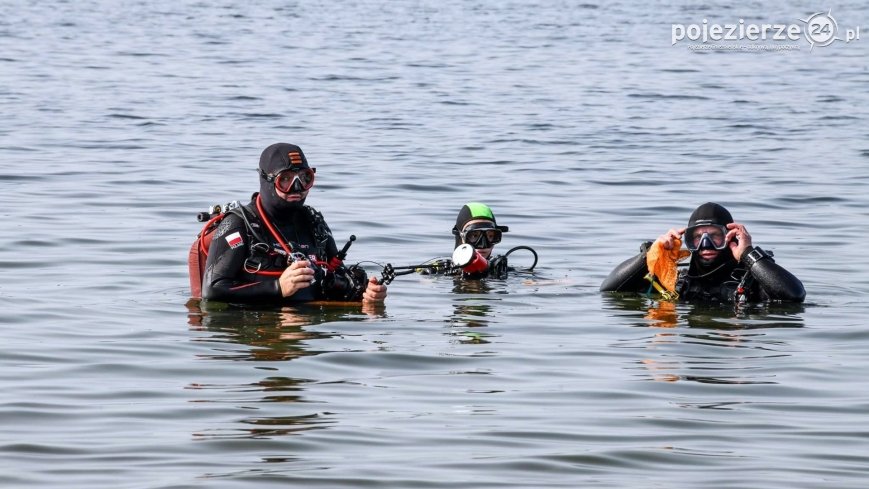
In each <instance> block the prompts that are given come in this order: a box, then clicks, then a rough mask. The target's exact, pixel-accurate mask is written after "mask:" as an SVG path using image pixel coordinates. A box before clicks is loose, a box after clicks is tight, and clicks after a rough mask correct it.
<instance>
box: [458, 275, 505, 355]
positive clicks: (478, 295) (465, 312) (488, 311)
mask: <svg viewBox="0 0 869 489" xmlns="http://www.w3.org/2000/svg"><path fill="white" fill-rule="evenodd" d="M453 280H454V285H453V293H454V294H455V295H454V296H453V299H452V301H453V313H452V315H451V316H450V317H449V319H448V322H449V324H450V326H451V327H455V328H457V327H464V328H470V329H471V330H470V331H467V330H453V331H452V332H451V334H453V335H455V336H456V337H457V338H458V342H459V343H466V344H470V343H476V344H486V343H489V340H487V339H486V338H490V337H492V336H494V335H493V334H492V333H491V332H485V331H479V328H485V327H487V326H489V324H490V322H491V319H490V317H491V315H492V303H493V301H496V300H498V299H495V298H493V297H491V296H489V294H490V293H491V292H492V290H493V286H492V285H491V284H490V283H489V282H490V281H489V280H464V279H462V278H459V277H454V278H453Z"/></svg>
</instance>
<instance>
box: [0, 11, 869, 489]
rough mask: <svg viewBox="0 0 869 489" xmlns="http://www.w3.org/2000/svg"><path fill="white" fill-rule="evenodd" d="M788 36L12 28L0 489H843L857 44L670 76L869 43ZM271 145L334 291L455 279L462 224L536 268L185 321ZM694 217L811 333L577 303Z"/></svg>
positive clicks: (393, 15)
mask: <svg viewBox="0 0 869 489" xmlns="http://www.w3.org/2000/svg"><path fill="white" fill-rule="evenodd" d="M236 3H237V2H236ZM783 3H784V2H782V4H774V5H767V3H764V2H746V3H745V4H744V5H741V6H739V7H732V6H731V3H730V2H722V1H715V2H711V3H710V2H705V3H689V2H677V3H675V4H672V3H669V2H666V3H665V2H640V1H627V2H612V3H575V2H568V1H555V2H544V1H542V0H541V1H537V2H534V1H508V2H494V1H469V2H458V1H448V2H433V1H407V2H391V3H386V2H383V3H379V2H370V1H364V0H362V1H355V2H294V1H286V2H277V1H261V2H253V3H252V4H250V5H247V4H241V3H239V4H235V3H231V2H215V3H213V4H212V3H206V2H169V1H154V2H126V1H125V2H109V1H95V2H59V1H57V2H25V1H20V2H4V3H3V4H2V5H0V14H2V15H0V111H2V117H0V202H2V204H3V206H2V210H0V216H2V223H3V226H2V228H3V230H2V241H3V243H4V246H3V248H2V251H0V270H2V272H0V273H2V278H3V280H2V282H0V306H2V315H0V328H2V337H3V338H2V341H0V345H2V347H0V367H2V369H0V388H2V395H0V486H2V487H4V488H5V487H10V488H18V487H27V488H33V487H45V488H49V487H50V488H55V487H64V488H71V487H76V488H78V487H81V488H91V489H92V488H113V489H116V488H166V489H168V488H173V489H174V488H204V487H208V488H236V487H286V486H298V487H378V488H387V487H388V488H448V487H449V488H452V487H473V488H486V487H499V488H502V487H521V488H526V487H527V488H531V487H601V488H603V487H613V488H615V487H620V488H622V487H623V488H627V487H657V488H673V487H685V488H695V487H706V488H794V487H835V488H862V487H865V486H866V478H867V473H869V419H867V412H869V382H867V381H866V372H867V370H869V356H867V355H866V351H867V350H869V324H867V319H866V317H867V313H869V306H867V304H866V297H867V294H869V260H867V246H866V244H867V242H866V239H867V225H869V210H867V209H869V197H867V188H869V125H867V122H869V56H867V54H869V38H867V39H862V40H859V41H854V42H850V43H846V42H844V41H836V42H834V43H833V44H831V45H829V46H822V47H818V46H816V47H814V48H813V49H811V50H810V49H809V48H810V46H809V44H808V42H806V41H805V40H804V39H801V40H800V41H799V42H790V41H788V42H785V41H772V40H769V41H767V42H765V45H766V46H776V45H779V46H784V45H788V46H798V47H799V48H800V49H792V50H784V49H782V50H764V51H759V50H752V51H741V52H734V51H724V50H712V51H695V50H692V49H691V48H690V46H691V43H689V42H687V41H685V42H680V43H677V44H676V45H671V26H672V24H674V23H678V24H691V23H695V24H700V23H701V22H702V21H703V19H708V22H709V23H722V24H723V23H728V22H731V23H732V22H738V20H739V19H740V18H742V19H745V21H746V22H747V23H757V24H759V23H767V22H773V23H788V24H790V23H796V24H800V25H804V24H801V23H800V22H799V19H806V18H807V17H808V16H810V15H811V14H813V13H815V12H820V11H823V12H827V11H828V10H829V9H830V8H832V11H831V13H832V15H833V16H834V17H835V19H836V20H837V21H838V27H839V29H840V31H841V32H842V33H844V32H845V29H850V28H854V27H857V26H862V27H863V28H864V29H863V32H862V34H863V37H869V30H867V25H869V9H867V8H866V4H865V2H857V1H849V0H845V1H843V2H840V3H837V4H826V3H820V4H819V3H813V2H806V1H795V2H788V3H789V4H790V5H784V4H783ZM843 35H844V34H843ZM278 141H286V142H293V143H296V144H299V145H300V146H301V147H302V148H303V149H304V150H305V152H306V155H307V156H308V159H309V160H310V161H311V163H312V165H313V166H316V167H317V168H318V173H317V178H318V180H317V185H316V187H315V189H314V190H313V191H312V195H311V197H310V198H309V199H308V203H310V204H311V205H314V206H315V207H317V208H318V209H319V210H321V211H322V212H323V213H324V215H325V216H326V218H327V220H328V222H329V224H330V226H331V228H332V230H333V231H334V232H335V233H336V238H337V240H338V241H339V243H343V241H344V240H345V239H346V237H347V236H349V235H350V234H355V235H357V236H358V238H359V239H358V241H357V242H356V244H354V245H353V247H352V248H351V249H350V253H349V256H348V259H349V261H350V262H355V261H363V260H368V261H374V262H378V263H381V264H382V263H386V262H391V263H393V264H396V265H410V264H414V263H418V262H420V261H423V260H426V259H428V258H432V257H436V256H446V255H449V254H450V252H451V247H452V240H453V237H452V235H451V234H450V228H451V227H452V225H453V223H454V219H455V215H456V213H457V212H458V210H459V208H460V207H461V205H462V204H463V203H465V202H467V201H470V200H478V201H483V202H486V203H488V204H490V205H491V206H492V207H493V209H494V210H495V213H496V215H497V217H498V221H499V224H505V225H509V226H510V229H511V232H510V233H509V234H507V235H506V236H505V240H504V243H502V245H501V249H502V250H506V249H508V247H512V246H516V245H529V246H532V247H534V248H535V249H536V250H537V252H538V253H539V254H540V263H539V266H538V268H537V270H536V272H535V274H533V275H528V274H522V275H517V276H513V277H511V278H510V279H508V280H506V281H489V282H486V283H482V284H456V283H454V282H453V281H452V280H451V279H449V278H432V277H420V276H406V277H399V278H398V279H396V280H395V282H393V284H392V285H391V286H390V289H389V298H388V301H387V303H386V305H385V307H383V308H373V309H369V308H366V309H364V310H363V309H362V308H360V307H315V306H308V307H301V308H298V309H289V308H288V309H284V310H267V309H266V310H238V309H227V308H221V307H219V306H218V305H215V304H210V305H204V306H203V305H200V304H198V303H196V302H195V301H194V302H188V299H189V297H188V295H189V293H188V288H187V266H186V258H187V249H188V247H189V246H190V243H191V241H192V239H193V237H194V236H195V235H196V233H197V232H198V231H199V228H200V226H201V224H200V223H198V222H196V220H195V215H196V213H198V212H200V211H203V210H205V208H206V207H207V206H209V205H211V204H214V203H220V202H227V201H230V200H234V199H241V200H245V199H247V198H248V197H249V195H250V193H251V192H252V191H254V190H255V189H256V188H257V185H258V183H257V176H256V173H254V168H255V167H256V164H257V161H258V157H259V153H260V152H261V151H262V149H263V148H265V147H266V146H267V145H269V144H271V143H274V142H278ZM710 200H712V201H716V202H719V203H722V204H724V205H725V206H727V207H728V208H729V209H730V210H731V211H732V213H733V215H734V216H735V217H736V219H737V220H738V221H741V222H743V223H744V224H745V225H746V226H747V228H748V230H749V231H750V232H751V234H752V235H753V236H754V241H755V244H758V245H761V246H763V247H764V248H766V249H772V250H774V251H775V254H776V260H777V261H778V263H780V264H782V265H783V266H785V267H786V268H787V269H788V270H790V271H791V272H793V273H794V274H795V275H796V276H798V277H799V278H800V279H802V280H803V282H804V284H805V286H806V289H807V291H808V296H807V300H806V303H805V304H802V305H798V306H793V305H792V306H783V305H778V306H775V305H770V306H756V307H752V308H750V309H748V310H747V311H743V312H740V313H738V314H737V313H735V312H734V311H733V310H731V309H729V308H704V307H699V306H697V307H695V306H690V305H678V306H675V307H672V306H669V305H667V304H657V303H655V302H653V301H650V300H647V299H642V298H625V297H622V298H619V297H611V296H605V295H604V296H602V295H601V294H600V293H599V292H598V290H597V289H598V286H599V284H600V282H601V281H602V280H603V278H604V277H605V276H606V275H607V274H608V273H609V271H610V270H611V269H612V268H613V267H614V266H615V265H616V264H617V263H619V262H620V261H622V260H624V259H626V258H628V257H629V256H632V255H633V254H634V253H636V251H637V250H638V247H639V245H640V243H641V242H642V241H643V240H646V239H654V238H655V237H656V236H657V235H659V234H661V233H662V232H664V231H666V230H667V229H669V228H670V227H676V226H682V225H684V223H685V222H686V221H687V217H688V215H689V214H690V212H691V210H692V209H693V208H694V207H696V206H697V205H699V204H701V203H703V202H706V201H710ZM529 259H530V256H529V255H528V254H521V253H519V252H517V253H516V254H515V255H512V256H511V264H514V265H517V266H522V265H523V264H526V263H527V262H528V261H529ZM369 271H370V273H377V266H375V265H372V266H371V267H370V268H369Z"/></svg>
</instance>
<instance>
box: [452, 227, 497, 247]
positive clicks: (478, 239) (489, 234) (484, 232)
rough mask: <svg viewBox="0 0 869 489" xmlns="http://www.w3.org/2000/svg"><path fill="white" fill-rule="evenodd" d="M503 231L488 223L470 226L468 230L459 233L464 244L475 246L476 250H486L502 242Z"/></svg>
mask: <svg viewBox="0 0 869 489" xmlns="http://www.w3.org/2000/svg"><path fill="white" fill-rule="evenodd" d="M502 235H503V231H501V230H500V229H498V228H497V227H495V226H493V225H492V224H491V223H488V222H479V223H475V224H470V225H469V226H468V227H467V229H465V230H463V231H462V232H461V233H459V236H461V237H462V242H463V243H467V244H469V245H471V246H473V247H474V248H475V249H478V250H484V249H487V248H491V247H493V246H495V245H496V244H498V243H500V242H501V236H502Z"/></svg>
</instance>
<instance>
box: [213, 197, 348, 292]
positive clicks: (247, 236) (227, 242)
mask: <svg viewBox="0 0 869 489" xmlns="http://www.w3.org/2000/svg"><path fill="white" fill-rule="evenodd" d="M255 199H256V196H254V201H255ZM254 201H252V202H251V203H250V204H247V205H245V206H244V209H243V211H244V212H245V216H246V217H247V219H248V222H249V223H250V226H251V227H250V228H248V226H247V224H246V223H245V221H244V219H242V217H241V216H240V214H238V213H236V212H238V211H236V212H233V213H231V214H228V215H227V217H226V218H224V219H223V221H222V222H221V223H220V225H219V226H218V228H217V231H215V233H214V237H213V238H212V241H211V246H210V248H209V251H208V261H207V262H206V268H205V277H204V279H203V282H202V297H203V298H204V299H208V300H217V301H222V302H238V303H255V302H270V303H274V302H283V301H293V302H295V301H310V300H317V299H321V298H323V291H322V289H321V287H316V286H311V287H306V288H304V289H301V290H299V291H298V292H296V293H295V294H293V295H292V296H290V297H286V298H284V297H283V296H282V294H281V287H280V284H279V283H278V277H279V274H278V273H277V272H282V271H283V270H284V269H286V268H287V256H286V252H285V251H284V250H283V248H282V247H281V245H280V244H279V243H278V242H277V241H276V240H275V239H274V238H273V237H272V235H271V234H270V233H269V231H268V229H266V227H265V226H264V225H263V223H262V219H261V218H260V217H259V213H258V211H257V208H256V205H255V203H254ZM311 216H312V213H311V212H310V211H309V210H308V208H306V207H299V208H298V209H297V210H295V211H294V212H292V213H291V214H288V215H284V216H283V219H282V220H281V221H276V220H273V219H272V220H270V222H271V223H272V224H273V225H274V226H275V228H277V230H278V231H279V232H280V234H281V235H282V236H283V237H284V238H286V240H288V244H289V245H290V249H291V250H292V251H293V252H300V253H302V254H304V255H305V256H306V257H308V259H309V260H313V261H314V262H327V261H328V260H330V259H331V258H332V257H334V256H335V255H337V253H338V249H337V246H336V245H335V240H334V239H333V238H332V236H331V232H329V234H328V236H327V237H326V238H325V239H321V241H322V242H321V243H318V242H317V239H316V237H315V235H316V234H317V233H315V231H314V229H315V226H316V223H315V222H312V221H313V219H312V217H311ZM322 224H323V226H325V222H322ZM326 231H328V226H326ZM252 244H253V246H252ZM252 249H253V250H255V251H254V252H253V253H252ZM257 268H258V269H259V270H257ZM257 271H258V272H272V273H273V275H265V274H262V273H256V272H257Z"/></svg>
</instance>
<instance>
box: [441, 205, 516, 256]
mask: <svg viewBox="0 0 869 489" xmlns="http://www.w3.org/2000/svg"><path fill="white" fill-rule="evenodd" d="M480 219H483V220H487V221H492V225H493V226H495V228H497V229H500V230H501V232H504V233H506V232H507V230H508V228H507V226H498V223H497V222H496V221H495V213H493V212H492V209H490V208H489V206H487V205H486V204H481V203H479V202H468V203H467V204H465V205H463V206H462V209H461V210H460V211H459V215H458V216H457V217H456V225H455V226H453V234H454V235H455V237H456V245H455V248H458V247H459V245H461V244H462V236H461V235H460V233H461V232H462V229H463V228H464V227H465V225H466V224H468V223H469V222H471V221H476V220H480Z"/></svg>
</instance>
